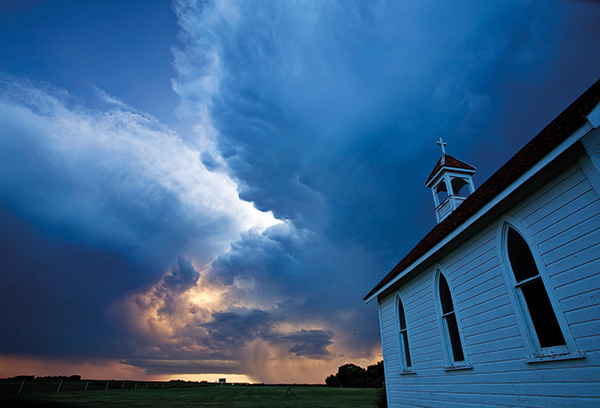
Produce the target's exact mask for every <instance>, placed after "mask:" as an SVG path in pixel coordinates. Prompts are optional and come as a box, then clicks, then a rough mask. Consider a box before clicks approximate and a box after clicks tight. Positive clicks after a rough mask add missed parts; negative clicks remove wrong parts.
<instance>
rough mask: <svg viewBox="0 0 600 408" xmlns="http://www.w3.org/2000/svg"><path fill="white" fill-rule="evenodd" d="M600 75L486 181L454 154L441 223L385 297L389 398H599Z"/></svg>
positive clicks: (434, 401)
mask: <svg viewBox="0 0 600 408" xmlns="http://www.w3.org/2000/svg"><path fill="white" fill-rule="evenodd" d="M599 126H600V81H598V82H596V83H595V84H594V85H593V86H592V87H591V88H590V89H588V90H587V91H586V92H585V93H584V94H583V95H582V96H581V97H579V98H578V99H577V100H576V101H575V102H574V103H573V104H572V105H571V106H569V107H568V108H567V109H566V110H565V111H564V112H563V113H562V114H560V115H559V116H558V117H557V118H556V119H555V120H554V121H553V122H552V123H550V124H549V125H548V126H547V127H546V128H545V129H544V130H542V131H541V132H540V133H539V134H538V135H537V136H536V137H535V138H534V139H532V140H531V141H530V142H529V143H528V144H527V145H526V146H525V147H523V148H522V149H521V150H520V151H519V152H518V153H517V154H516V155H515V156H514V157H512V158H511V159H510V160H509V161H508V162H507V163H506V164H505V165H504V166H502V167H501V168H500V169H499V170H498V171H497V172H496V173H495V174H494V175H492V176H491V177H490V178H489V179H488V180H487V181H486V182H485V183H484V184H482V185H481V186H480V187H479V188H477V189H475V187H474V185H473V181H472V176H473V173H474V172H475V168H474V167H473V166H471V165H469V164H466V163H464V162H462V161H460V160H458V159H456V158H454V157H451V156H449V155H447V154H446V152H445V150H444V143H443V141H442V140H441V139H440V141H439V144H440V145H441V147H442V157H441V158H440V160H439V161H438V163H437V164H436V165H435V167H434V169H433V172H432V173H431V175H430V176H429V178H428V179H427V181H426V186H427V187H428V188H430V189H431V191H432V193H433V197H434V202H435V212H436V217H437V220H438V224H437V225H436V227H434V228H433V229H432V230H431V231H430V232H429V233H428V234H427V235H426V236H425V238H423V240H421V242H419V243H418V244H417V246H416V247H415V248H414V249H412V251H410V252H409V253H408V255H406V257H404V258H403V259H402V260H401V261H400V263H398V265H397V266H396V267H395V268H394V269H393V270H392V271H391V272H390V273H389V274H388V275H387V276H386V277H385V278H384V279H383V280H382V281H381V282H380V283H379V284H378V285H377V286H376V287H375V288H373V290H371V291H370V292H369V294H368V295H367V296H366V297H365V301H366V302H370V301H373V300H377V304H378V308H379V321H380V328H381V340H382V347H383V358H384V366H385V380H386V390H387V397H388V405H389V406H390V407H436V408H438V407H457V408H458V407H460V408H463V407H590V408H591V407H594V408H597V407H600V129H599Z"/></svg>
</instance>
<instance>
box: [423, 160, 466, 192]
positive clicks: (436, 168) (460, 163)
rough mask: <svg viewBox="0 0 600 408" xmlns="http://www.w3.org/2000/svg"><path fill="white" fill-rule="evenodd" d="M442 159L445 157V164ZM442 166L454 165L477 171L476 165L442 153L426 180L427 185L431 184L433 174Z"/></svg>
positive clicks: (453, 166) (454, 166)
mask: <svg viewBox="0 0 600 408" xmlns="http://www.w3.org/2000/svg"><path fill="white" fill-rule="evenodd" d="M442 159H444V164H442ZM442 167H452V168H456V169H464V170H472V171H475V167H473V166H471V165H469V164H467V163H465V162H463V161H460V160H458V159H456V158H454V157H452V156H450V155H448V154H445V153H444V154H442V157H440V159H439V160H438V162H437V164H436V165H435V167H434V168H433V171H432V172H431V174H430V175H429V177H427V181H426V182H425V185H427V184H429V182H430V181H431V179H432V178H433V176H435V175H436V174H437V173H438V172H439V171H440V170H441V169H442Z"/></svg>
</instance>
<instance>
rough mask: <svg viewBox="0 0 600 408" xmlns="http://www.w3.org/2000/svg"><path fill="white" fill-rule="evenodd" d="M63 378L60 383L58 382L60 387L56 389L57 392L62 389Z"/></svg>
mask: <svg viewBox="0 0 600 408" xmlns="http://www.w3.org/2000/svg"><path fill="white" fill-rule="evenodd" d="M62 383H63V380H60V383H59V384H58V388H57V389H56V392H59V391H60V387H61V386H62Z"/></svg>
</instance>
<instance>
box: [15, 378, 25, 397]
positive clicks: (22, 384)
mask: <svg viewBox="0 0 600 408" xmlns="http://www.w3.org/2000/svg"><path fill="white" fill-rule="evenodd" d="M24 385H25V380H23V382H22V383H21V387H19V392H18V393H17V394H20V393H21V390H22V389H23V386H24Z"/></svg>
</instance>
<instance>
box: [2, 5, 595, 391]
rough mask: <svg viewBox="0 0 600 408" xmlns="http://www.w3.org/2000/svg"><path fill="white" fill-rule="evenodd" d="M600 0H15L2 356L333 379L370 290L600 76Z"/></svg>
mask: <svg viewBox="0 0 600 408" xmlns="http://www.w3.org/2000/svg"><path fill="white" fill-rule="evenodd" d="M599 18H600V5H599V4H597V3H595V2H590V1H526V2H523V1H504V2H467V1H462V0H459V1H454V2H442V1H422V2H412V1H383V0H381V1H345V0H344V1H342V0H339V1H335V0H318V1H317V0H315V1H310V0H289V1H260V0H256V1H248V0H246V1H235V0H221V1H211V0H206V1H200V0H175V1H173V2H169V1H166V0H144V1H128V2H122V1H117V0H104V1H91V0H54V1H49V0H47V1H43V0H37V1H36V0H25V1H17V0H8V1H3V2H2V3H1V4H0V308H1V309H2V310H3V311H4V312H3V313H1V314H0V327H2V332H3V334H2V336H0V377H7V376H14V375H37V376H45V375H73V374H79V375H82V376H83V377H85V378H92V379H107V378H111V379H113V378H114V379H137V380H144V379H154V380H161V379H162V380H167V379H175V378H180V379H189V380H209V381H214V380H215V379H216V378H219V377H223V376H225V377H227V378H228V381H230V380H232V381H250V382H267V383H284V382H286V383H288V382H297V383H323V382H324V380H325V378H326V377H327V376H328V375H329V374H331V373H335V372H336V371H337V367H338V366H340V365H342V364H345V363H349V362H352V363H355V364H358V365H361V366H363V367H366V366H367V365H369V364H374V363H376V362H378V361H380V360H381V359H382V355H381V342H380V337H379V326H378V315H377V307H376V305H375V304H374V303H375V302H371V303H370V304H365V303H364V302H363V300H362V299H363V297H364V296H365V295H366V294H367V293H368V292H369V291H370V290H371V289H372V288H373V287H374V286H375V285H376V284H377V283H378V282H379V281H380V280H381V279H382V278H383V277H384V276H385V275H386V274H387V273H388V272H389V271H390V270H391V269H392V268H393V267H394V266H395V264H396V263H397V262H398V261H399V260H400V259H402V257H403V256H404V255H405V254H406V253H407V252H408V251H409V250H410V249H411V248H412V247H413V246H414V245H416V244H417V243H418V241H419V240H420V239H421V238H422V237H423V236H424V235H425V234H426V233H427V232H428V231H429V230H430V229H431V228H433V227H434V225H435V214H434V208H433V200H432V197H431V193H430V192H429V191H428V190H427V188H425V186H424V182H425V179H426V178H427V176H428V175H429V173H430V171H431V170H432V169H433V166H434V165H435V163H436V161H437V160H438V158H439V156H440V150H439V146H437V145H436V143H435V142H436V140H437V139H438V138H439V137H443V138H444V141H445V142H447V143H448V146H447V147H446V149H447V152H448V154H450V155H452V156H454V157H456V158H458V159H460V160H463V161H465V162H466V163H469V164H471V165H473V166H475V167H476V168H477V173H476V174H475V176H474V180H475V184H476V186H477V185H481V183H482V182H483V181H485V180H486V179H487V178H488V177H489V176H490V175H491V174H493V172H494V171H496V170H497V169H498V168H499V167H500V166H501V165H502V164H503V163H504V162H505V161H506V160H508V159H509V158H510V157H511V156H512V155H513V154H514V153H516V152H517V151H518V150H519V149H520V148H521V147H522V146H523V145H525V144H526V143H527V142H528V141H529V140H530V139H531V138H533V137H534V136H535V135H536V134H537V133H538V132H539V131H540V130H541V129H543V128H544V127H545V126H546V125H547V124H548V123H550V121H551V120H553V119H554V118H555V117H556V116H557V115H558V114H560V112H562V110H564V109H565V108H566V107H567V106H568V105H569V104H570V103H571V102H573V101H574V100H575V99H576V98H577V97H578V96H579V95H580V94H581V93H583V92H584V91H585V90H586V89H587V88H588V87H589V86H590V85H592V84H593V83H594V82H595V81H596V80H598V78H599V77H600V52H598V51H599V50H600V25H598V24H597V21H598V19H599Z"/></svg>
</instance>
